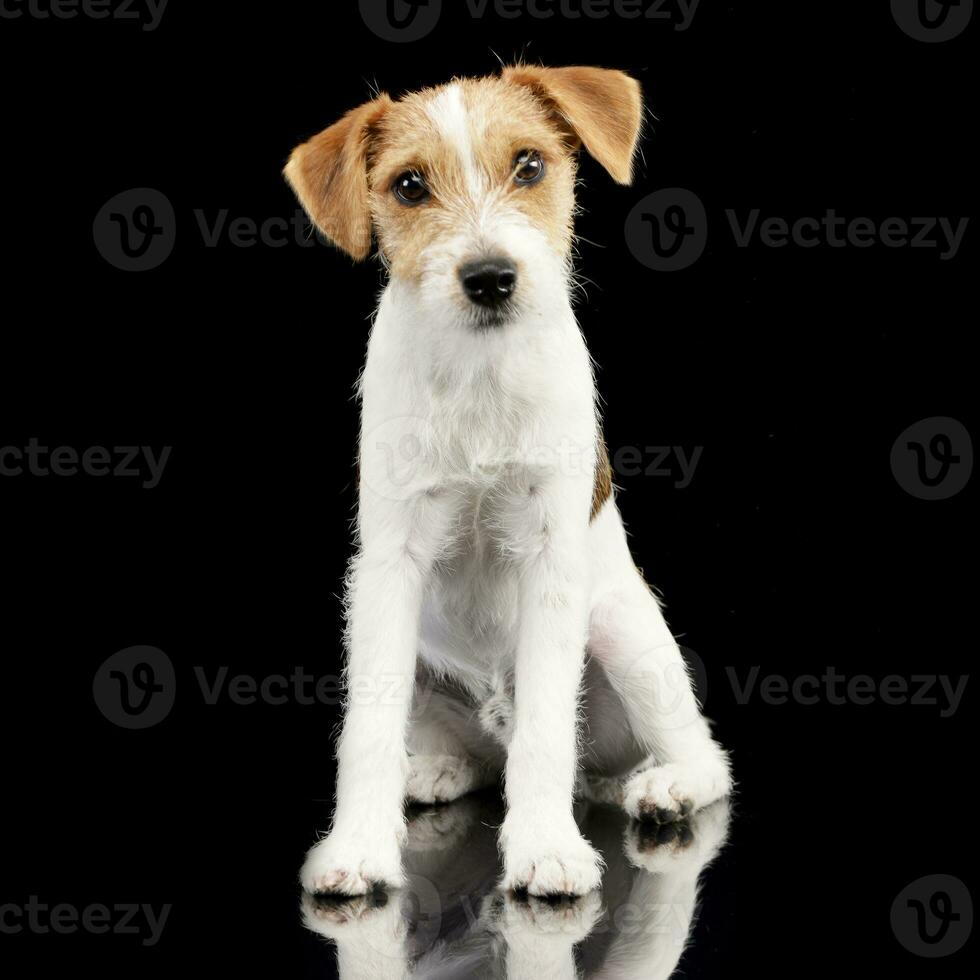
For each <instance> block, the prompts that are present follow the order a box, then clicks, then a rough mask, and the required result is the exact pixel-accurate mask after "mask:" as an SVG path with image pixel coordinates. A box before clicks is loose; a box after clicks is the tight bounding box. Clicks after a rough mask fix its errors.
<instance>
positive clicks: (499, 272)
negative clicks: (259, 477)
mask: <svg viewBox="0 0 980 980" xmlns="http://www.w3.org/2000/svg"><path fill="white" fill-rule="evenodd" d="M459 278H460V281H461V282H462V283H463V289H465V290H466V295H467V296H469V298H470V299H471V300H473V302H474V303H479V304H480V306H500V304H501V303H503V302H504V301H505V300H506V299H507V297H508V296H510V294H511V293H512V292H513V291H514V287H515V286H516V285H517V269H515V268H514V263H513V262H511V261H510V260H509V259H501V258H493V259H478V260H477V261H476V262H467V263H466V265H464V266H461V267H460V270H459Z"/></svg>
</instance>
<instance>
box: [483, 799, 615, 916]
mask: <svg viewBox="0 0 980 980" xmlns="http://www.w3.org/2000/svg"><path fill="white" fill-rule="evenodd" d="M508 819H509V818H508ZM501 843H502V845H503V850H504V877H503V881H502V882H501V886H502V887H503V888H504V889H505V890H506V891H511V892H521V891H527V893H528V894H529V895H535V896H538V897H541V896H549V895H587V894H588V893H589V892H591V891H594V890H595V889H596V888H598V887H599V884H600V882H601V881H602V858H601V857H600V856H599V854H598V853H597V852H596V851H595V849H594V848H593V847H592V846H591V845H590V844H589V843H588V841H586V840H585V839H584V838H583V837H582V835H581V834H580V833H579V832H578V828H577V827H575V825H574V823H573V824H572V825H571V827H570V828H569V829H565V830H563V831H560V832H556V831H555V830H540V829H539V830H537V831H535V830H531V829H530V828H528V827H524V828H522V829H520V830H517V831H514V830H512V829H510V828H509V827H508V822H507V820H505V821H504V826H503V828H502V830H501Z"/></svg>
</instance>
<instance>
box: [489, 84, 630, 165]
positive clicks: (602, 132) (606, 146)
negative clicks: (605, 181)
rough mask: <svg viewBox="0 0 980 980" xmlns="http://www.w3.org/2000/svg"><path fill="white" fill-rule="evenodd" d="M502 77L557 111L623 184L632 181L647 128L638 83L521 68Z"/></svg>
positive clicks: (559, 116)
mask: <svg viewBox="0 0 980 980" xmlns="http://www.w3.org/2000/svg"><path fill="white" fill-rule="evenodd" d="M504 78H505V79H507V80H509V81H512V82H515V83H517V84H522V85H527V86H529V87H530V88H531V89H532V90H534V91H535V92H537V93H538V94H539V95H540V96H541V97H542V98H543V99H544V100H545V101H546V102H548V103H549V104H550V105H551V106H552V107H553V109H554V110H555V112H556V114H557V116H558V118H559V119H560V120H561V121H562V122H563V123H564V124H565V125H566V126H567V128H568V130H569V131H570V132H571V133H572V134H574V135H575V136H576V137H578V138H579V139H580V140H581V141H582V143H583V145H584V146H585V148H586V149H587V150H588V151H589V153H591V154H592V156H593V157H595V159H596V160H598V161H599V163H601V164H602V165H603V167H605V168H606V170H607V171H608V172H609V174H610V176H611V177H612V178H613V180H615V181H616V182H617V183H619V184H629V183H630V182H631V181H632V179H633V156H634V154H635V152H636V145H637V141H638V139H639V136H640V129H641V128H642V124H643V95H642V91H641V89H640V84H639V82H637V81H636V80H635V79H633V78H630V77H629V75H625V74H624V73H623V72H621V71H613V70H610V69H607V68H581V67H573V68H540V67H537V66H536V65H517V66H515V67H514V68H505V69H504Z"/></svg>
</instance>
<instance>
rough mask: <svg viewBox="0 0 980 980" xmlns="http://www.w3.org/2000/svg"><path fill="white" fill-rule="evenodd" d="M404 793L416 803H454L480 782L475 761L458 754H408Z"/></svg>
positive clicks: (478, 770)
mask: <svg viewBox="0 0 980 980" xmlns="http://www.w3.org/2000/svg"><path fill="white" fill-rule="evenodd" d="M408 761H409V766H410V769H409V775H408V783H407V784H406V787H405V793H406V795H407V796H408V798H409V799H410V800H415V802H417V803H451V802H452V801H453V800H458V799H459V798H460V797H461V796H465V795H466V794H467V793H469V792H470V791H471V790H473V789H475V788H476V787H477V786H479V784H480V769H479V766H477V765H476V763H474V762H472V761H471V760H469V759H464V758H461V757H459V756H455V755H413V756H410V757H409V760H408Z"/></svg>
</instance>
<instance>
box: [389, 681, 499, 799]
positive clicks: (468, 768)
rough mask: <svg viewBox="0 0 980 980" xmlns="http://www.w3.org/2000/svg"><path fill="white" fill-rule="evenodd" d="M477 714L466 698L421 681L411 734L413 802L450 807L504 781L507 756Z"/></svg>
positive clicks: (409, 789) (410, 790)
mask: <svg viewBox="0 0 980 980" xmlns="http://www.w3.org/2000/svg"><path fill="white" fill-rule="evenodd" d="M474 714H475V709H474V708H473V707H472V706H471V705H469V704H467V703H466V702H465V701H463V700H462V699H456V698H453V697H452V696H450V695H449V694H446V693H444V692H443V691H441V690H439V689H433V687H432V686H431V685H430V684H429V683H428V682H427V681H426V680H424V679H423V680H421V681H420V683H419V686H418V689H417V698H416V706H415V709H414V710H413V712H412V717H411V720H410V727H409V734H408V764H409V775H408V783H407V785H406V796H407V797H408V799H410V800H414V801H415V802H417V803H450V802H452V801H453V800H458V799H459V798H460V797H461V796H465V795H466V794H467V793H471V792H473V791H474V790H477V789H481V788H483V787H484V786H490V785H492V784H493V783H495V782H496V781H497V780H498V779H499V778H500V773H501V771H502V769H503V755H502V752H501V751H500V749H499V747H497V746H496V745H495V744H494V743H493V742H492V740H491V739H489V738H488V737H487V736H486V735H485V734H484V733H483V732H482V731H481V730H480V729H479V724H478V722H477V721H476V720H475V718H474Z"/></svg>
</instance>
